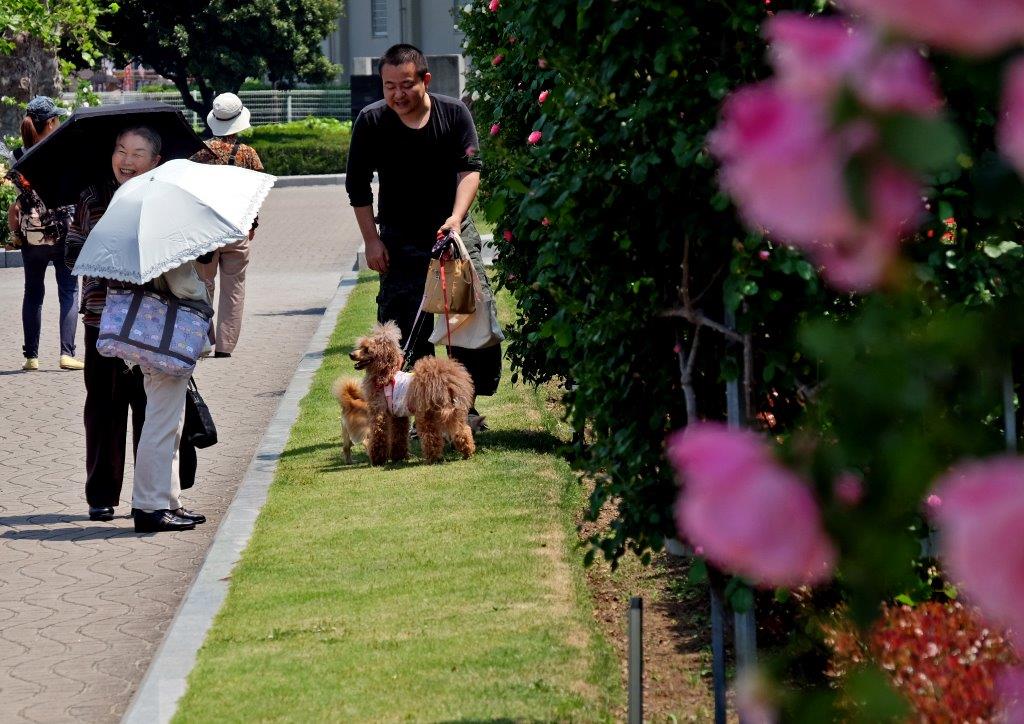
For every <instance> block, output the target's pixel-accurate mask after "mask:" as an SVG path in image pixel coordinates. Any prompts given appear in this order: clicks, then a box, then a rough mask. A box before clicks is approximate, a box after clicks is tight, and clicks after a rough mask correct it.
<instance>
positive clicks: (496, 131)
mask: <svg viewBox="0 0 1024 724" xmlns="http://www.w3.org/2000/svg"><path fill="white" fill-rule="evenodd" d="M499 133H501V124H500V123H495V124H494V125H493V126H491V135H492V136H497V135H498V134H499Z"/></svg>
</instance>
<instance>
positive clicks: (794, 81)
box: [765, 12, 874, 95]
mask: <svg viewBox="0 0 1024 724" xmlns="http://www.w3.org/2000/svg"><path fill="white" fill-rule="evenodd" d="M765 37H766V38H767V40H768V48H769V55H770V57H771V61H772V65H773V66H774V67H775V70H776V72H777V73H778V78H779V82H780V83H781V84H783V85H784V86H785V87H786V88H787V89H789V90H795V91H797V92H800V93H810V94H821V95H832V94H833V93H834V92H835V91H836V90H837V89H838V88H839V86H840V85H841V84H842V83H843V82H844V81H845V80H846V78H847V76H849V75H850V74H851V73H852V72H853V71H854V70H855V69H857V68H859V67H861V66H863V65H864V63H865V61H866V60H867V58H868V56H869V55H870V53H871V51H872V49H873V47H874V41H873V40H872V39H871V37H870V36H869V35H867V34H866V33H864V32H863V31H860V30H856V29H855V28H854V27H853V26H852V25H851V24H850V22H849V21H847V20H845V19H843V18H839V17H828V18H811V17H808V16H807V15H803V14H800V13H795V12H789V13H779V14H778V15H775V16H774V17H772V18H770V19H769V20H767V21H766V22H765Z"/></svg>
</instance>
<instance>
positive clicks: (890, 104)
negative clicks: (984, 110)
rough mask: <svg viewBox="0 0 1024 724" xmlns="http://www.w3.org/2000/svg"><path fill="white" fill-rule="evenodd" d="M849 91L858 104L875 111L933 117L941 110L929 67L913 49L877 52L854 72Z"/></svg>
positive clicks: (940, 103) (933, 77) (933, 78)
mask: <svg viewBox="0 0 1024 724" xmlns="http://www.w3.org/2000/svg"><path fill="white" fill-rule="evenodd" d="M853 88H854V91H855V92H856V94H857V97H858V98H860V99H861V101H863V102H864V103H865V104H866V105H868V106H871V107H872V108H874V109H875V110H878V111H884V112H888V113H894V112H905V113H914V114H917V115H922V116H933V115H935V114H937V113H938V112H939V110H940V109H941V108H942V97H941V96H940V95H939V89H938V85H937V83H936V81H935V75H934V73H932V68H931V66H930V65H928V61H926V60H925V59H924V58H923V57H921V53H919V52H918V51H917V50H916V49H915V48H910V47H905V46H904V47H896V48H890V49H888V50H885V51H882V52H879V53H877V54H876V55H875V56H873V57H872V58H871V59H870V60H868V61H867V62H866V63H865V65H864V67H863V68H862V69H860V71H859V72H858V73H857V76H856V78H855V80H854V82H853Z"/></svg>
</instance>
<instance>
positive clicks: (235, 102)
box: [206, 93, 249, 136]
mask: <svg viewBox="0 0 1024 724" xmlns="http://www.w3.org/2000/svg"><path fill="white" fill-rule="evenodd" d="M206 123H207V125H208V126H210V130H211V131H213V135H215V136H230V135H232V134H233V133H238V132H239V131H244V130H245V129H246V128H249V109H248V108H246V107H245V106H243V105H242V99H241V98H239V97H238V96H236V95H235V94H234V93H221V94H220V95H219V96H217V97H216V98H214V99H213V110H212V111H210V112H209V113H208V114H207V116H206Z"/></svg>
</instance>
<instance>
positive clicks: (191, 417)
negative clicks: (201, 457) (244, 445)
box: [181, 378, 217, 449]
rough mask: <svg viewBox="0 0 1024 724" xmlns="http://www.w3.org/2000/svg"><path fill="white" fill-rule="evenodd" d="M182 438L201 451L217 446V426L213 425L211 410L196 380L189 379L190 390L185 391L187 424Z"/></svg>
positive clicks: (182, 431)
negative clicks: (200, 392)
mask: <svg viewBox="0 0 1024 724" xmlns="http://www.w3.org/2000/svg"><path fill="white" fill-rule="evenodd" d="M181 436H182V437H183V438H185V439H186V440H188V441H189V443H191V444H192V445H193V446H194V447H197V448H199V449H202V448H204V447H210V446H211V445H216V444H217V426H216V425H214V424H213V415H211V414H210V408H209V407H207V406H206V401H205V400H203V396H202V395H200V394H199V388H198V387H196V381H195V378H189V381H188V389H186V390H185V424H184V425H183V426H182V429H181Z"/></svg>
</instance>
